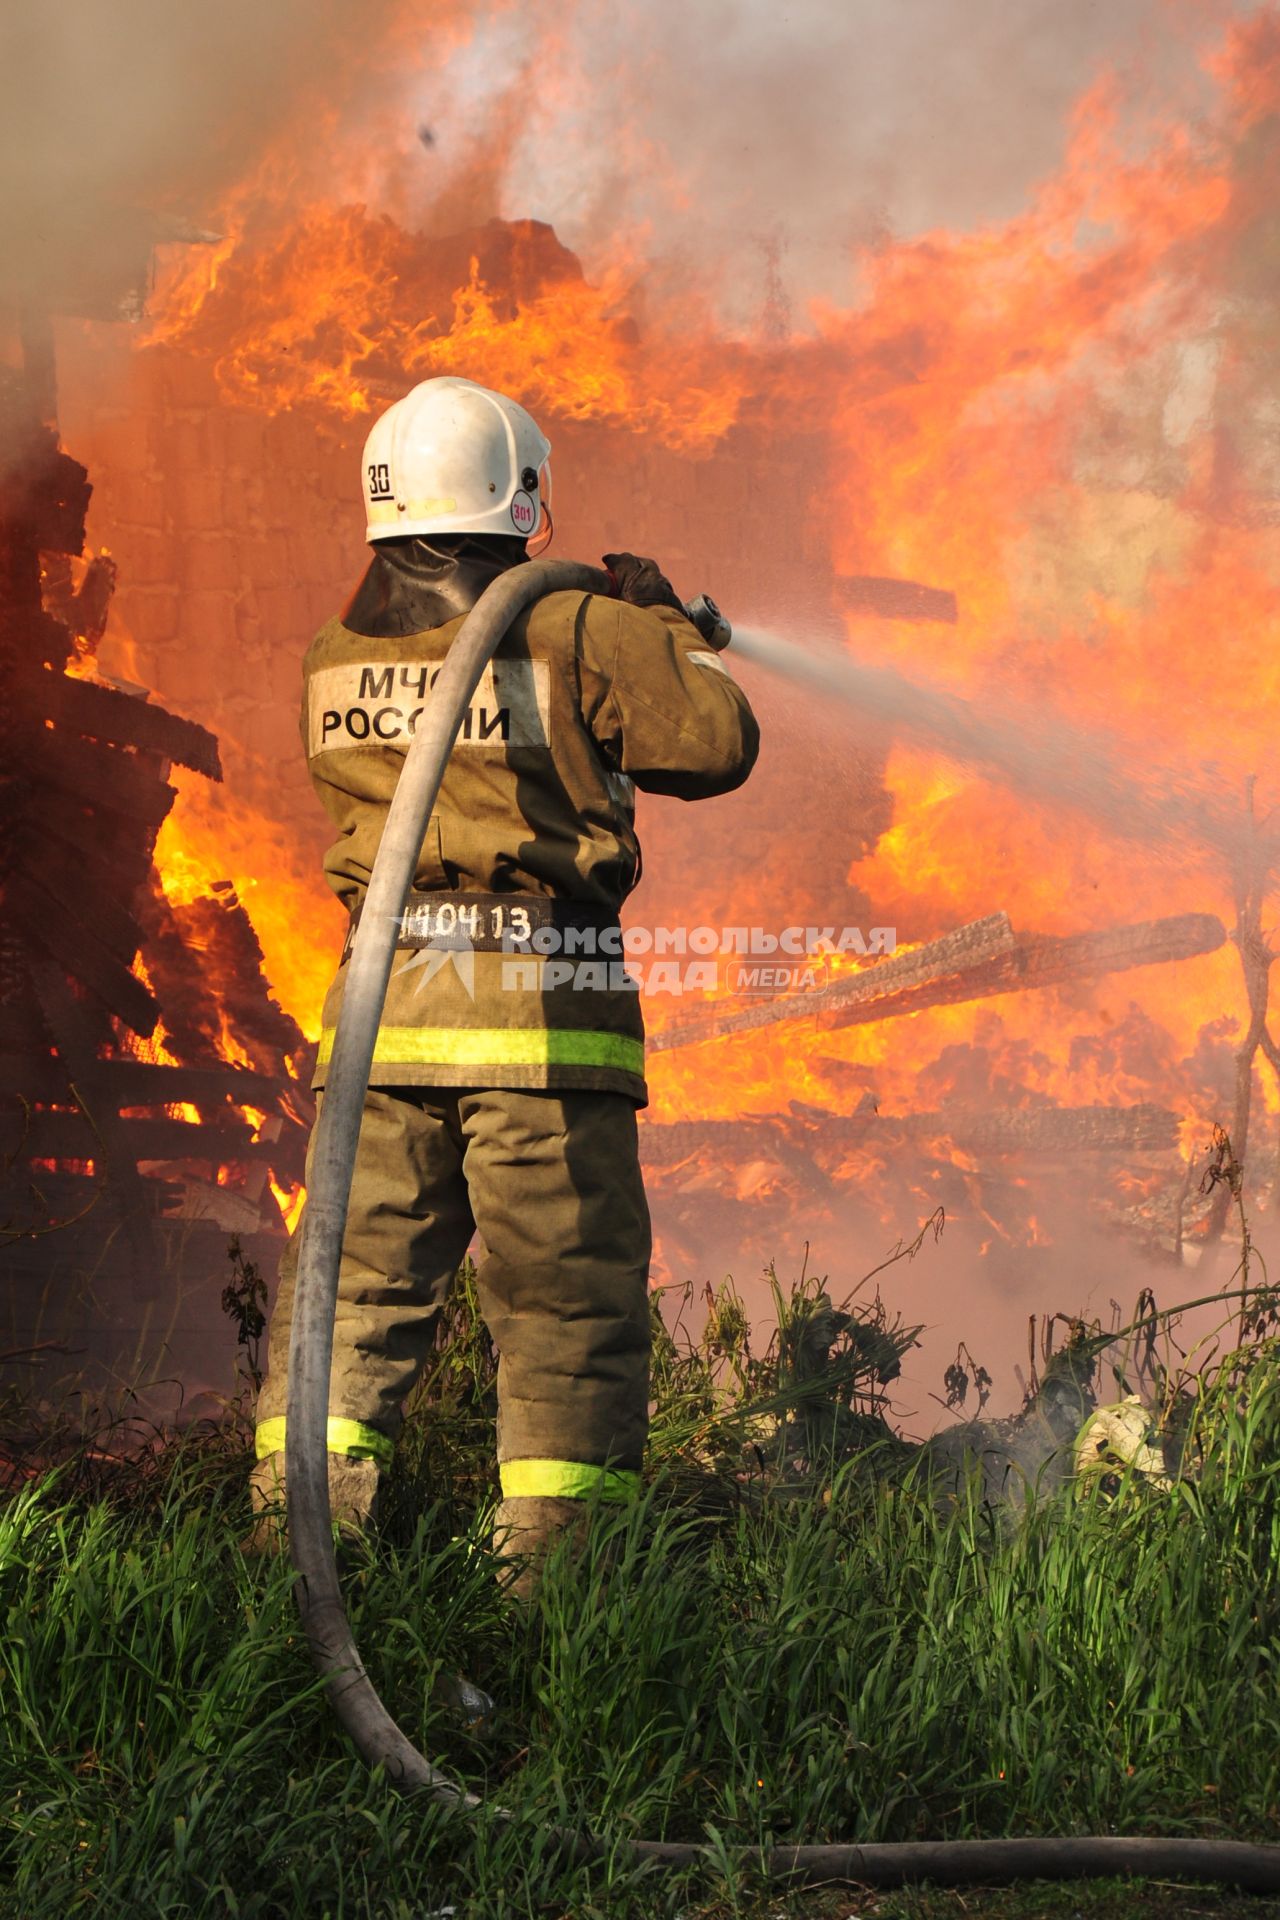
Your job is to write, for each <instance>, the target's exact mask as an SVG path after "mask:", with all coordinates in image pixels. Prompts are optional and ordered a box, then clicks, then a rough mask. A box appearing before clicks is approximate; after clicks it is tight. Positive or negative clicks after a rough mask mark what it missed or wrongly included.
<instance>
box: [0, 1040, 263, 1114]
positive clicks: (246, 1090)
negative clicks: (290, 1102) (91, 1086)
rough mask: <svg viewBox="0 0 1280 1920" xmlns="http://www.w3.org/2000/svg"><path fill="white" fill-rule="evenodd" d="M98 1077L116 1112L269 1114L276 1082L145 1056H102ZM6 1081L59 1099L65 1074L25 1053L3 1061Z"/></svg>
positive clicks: (32, 1096) (237, 1070) (32, 1094)
mask: <svg viewBox="0 0 1280 1920" xmlns="http://www.w3.org/2000/svg"><path fill="white" fill-rule="evenodd" d="M99 1067H100V1075H99V1077H100V1081H101V1085H102V1087H103V1090H104V1091H105V1092H108V1093H109V1094H110V1096H111V1099H112V1101H113V1102H114V1104H115V1106H116V1109H117V1111H118V1110H119V1109H120V1108H122V1107H178V1106H193V1107H201V1106H203V1107H217V1106H219V1105H221V1104H223V1103H229V1104H230V1105H232V1106H240V1107H244V1106H248V1107H264V1108H267V1109H268V1110H270V1111H272V1112H274V1111H275V1109H276V1107H277V1105H278V1103H279V1100H280V1095H281V1091H282V1089H281V1085H280V1082H279V1081H278V1080H276V1079H275V1078H274V1077H273V1076H272V1075H270V1074H266V1073H253V1072H251V1071H250V1069H249V1068H248V1067H234V1066H231V1065H229V1064H228V1065H227V1066H225V1067H175V1066H167V1065H164V1064H163V1063H156V1062H152V1061H150V1060H102V1061H100V1062H99ZM5 1071H6V1076H7V1080H8V1084H9V1085H10V1086H11V1087H13V1088H16V1089H17V1091H19V1092H20V1093H22V1094H24V1095H25V1096H26V1098H27V1099H28V1100H41V1101H46V1102H47V1101H56V1100H60V1099H61V1098H62V1097H63V1094H64V1092H65V1088H66V1079H65V1076H64V1075H63V1074H62V1073H61V1071H60V1069H59V1068H58V1066H57V1063H56V1062H55V1061H53V1060H51V1059H49V1057H48V1056H47V1055H44V1056H39V1055H36V1054H28V1055H27V1056H26V1058H25V1059H24V1060H23V1061H21V1062H20V1063H19V1062H15V1061H12V1060H10V1061H6V1063H5Z"/></svg>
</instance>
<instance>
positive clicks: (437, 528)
mask: <svg viewBox="0 0 1280 1920" xmlns="http://www.w3.org/2000/svg"><path fill="white" fill-rule="evenodd" d="M550 453H551V443H550V441H549V440H548V439H547V438H546V436H545V434H543V433H542V432H541V431H540V429H539V428H538V426H537V425H536V424H535V422H534V421H533V420H532V419H531V418H530V416H529V415H528V414H527V413H526V412H525V410H524V408H523V407H522V406H519V405H517V403H516V402H515V401H514V400H508V399H507V397H506V395H505V394H502V393H491V392H490V390H489V388H488V387H480V386H477V385H476V383H475V381H474V380H455V379H452V378H448V377H445V378H441V379H438V380H424V381H423V382H422V383H421V385H420V386H416V387H413V388H411V389H410V391H409V392H408V393H406V394H405V396H404V398H403V400H397V401H396V402H395V404H394V406H390V407H388V408H387V411H386V412H385V413H384V414H383V415H382V418H381V419H380V420H378V421H377V422H376V424H375V426H374V428H373V431H372V432H371V433H370V435H369V438H368V439H367V440H366V441H365V447H364V473H363V482H364V500H365V509H366V513H367V516H368V525H367V528H366V538H367V539H369V540H371V541H376V540H392V539H394V538H395V537H396V536H397V535H398V534H410V533H425V534H431V533H505V534H508V535H510V534H518V535H522V536H524V537H525V538H526V539H527V540H528V541H529V552H530V553H531V554H536V553H540V552H541V551H542V550H543V548H544V547H545V546H546V545H547V542H548V541H549V540H550V538H551V466H550V458H549V456H550Z"/></svg>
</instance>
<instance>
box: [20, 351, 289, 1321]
mask: <svg viewBox="0 0 1280 1920" xmlns="http://www.w3.org/2000/svg"><path fill="white" fill-rule="evenodd" d="M0 450H2V451H3V464H2V466H0V653H2V657H3V662H4V675H5V685H6V688H7V689H8V698H7V705H6V713H5V728H6V734H7V738H6V743H5V746H6V751H5V766H4V784H3V796H4V837H3V867H2V869H0V893H2V900H3V916H4V918H3V950H2V973H0V1073H2V1074H3V1107H2V1108H0V1125H2V1127H3V1134H2V1136H0V1138H2V1150H3V1163H2V1172H0V1244H2V1245H3V1250H4V1253H3V1259H4V1273H5V1308H6V1315H7V1317H8V1318H10V1320H11V1322H12V1330H13V1333H14V1335H15V1336H16V1344H18V1345H21V1344H22V1338H23V1335H24V1334H29V1333H30V1331H31V1329H32V1328H33V1327H34V1326H35V1325H36V1324H37V1322H39V1323H40V1324H41V1325H44V1326H48V1325H56V1324H58V1321H59V1309H60V1307H61V1306H63V1304H64V1303H63V1302H62V1301H61V1300H60V1299H59V1298H58V1295H59V1294H60V1293H61V1292H64V1291H66V1290H67V1289H69V1287H70V1282H71V1280H72V1277H73V1276H87V1277H90V1278H91V1279H92V1281H93V1283H94V1285H95V1287H97V1286H100V1287H101V1288H102V1289H103V1292H104V1294H105V1295H107V1296H108V1297H113V1298H115V1299H116V1300H117V1301H118V1300H119V1297H120V1296H121V1295H122V1294H123V1295H124V1296H125V1298H126V1299H132V1300H133V1301H135V1302H137V1301H148V1300H158V1299H165V1298H170V1297H172V1294H173V1291H174V1288H175V1282H176V1279H177V1277H178V1276H179V1274H181V1275H182V1276H183V1277H184V1278H185V1279H187V1280H192V1279H198V1278H200V1277H201V1276H202V1275H203V1276H205V1277H209V1276H211V1275H214V1274H219V1275H220V1274H221V1272H222V1269H224V1268H225V1260H226V1244H227V1236H228V1231H229V1230H230V1231H235V1232H238V1233H241V1234H243V1235H245V1236H247V1237H248V1238H249V1239H250V1241H251V1240H252V1237H253V1236H254V1235H258V1234H263V1233H268V1234H273V1235H278V1234H279V1232H280V1231H281V1206H280V1204H279V1203H278V1200H277V1197H276V1196H279V1200H280V1201H283V1202H284V1203H285V1204H288V1202H289V1200H290V1197H291V1193H292V1191H293V1190H295V1189H296V1188H297V1187H298V1185H299V1183H300V1181H301V1177H302V1159H303V1152H304V1148H305V1141H306V1129H307V1123H308V1120H309V1118H310V1112H311V1103H310V1099H309V1096H308V1095H307V1094H306V1093H305V1092H304V1091H303V1088H302V1086H301V1085H300V1084H299V1082H298V1080H297V1078H296V1076H295V1071H294V1069H295V1067H296V1066H298V1065H299V1064H300V1063H301V1062H302V1060H303V1059H304V1056H305V1054H306V1043H305V1039H304V1036H303V1034H302V1032H301V1030H300V1029H299V1027H298V1026H297V1024H296V1023H295V1022H294V1021H293V1020H292V1019H291V1018H290V1017H289V1015H288V1014H286V1013H284V1012H283V1011H282V1010H281V1008H280V1007H279V1005H278V1004H277V1003H276V1002H275V1001H274V1000H273V999H272V997H271V993H270V989H269V987H268V985H267V982H266V980H265V978H264V976H263V972H262V955H261V949H260V948H259V946H258V943H257V940H256V938H255V936H254V932H253V928H252V926H251V924H250V922H249V919H248V916H247V915H246V913H245V911H244V909H243V907H242V906H240V904H239V903H238V901H237V899H236V896H235V893H234V890H233V889H231V888H230V887H229V886H223V887H222V888H220V889H215V890H214V891H213V892H212V893H210V894H207V895H205V896H203V897H196V898H192V899H188V900H183V899H181V898H173V899H171V898H170V897H169V895H168V894H167V893H166V891H165V887H164V883H163V877H162V876H161V875H160V874H158V873H157V871H156V869H155V866H154V864H153V856H154V850H155V843H156V837H157V834H158V832H159V830H160V827H161V824H162V822H163V821H164V820H165V818H166V816H167V814H168V813H169V810H170V808H171V806H172V804H173V800H174V797H175V790H174V788H173V787H172V786H171V785H170V784H169V775H170V771H171V768H172V767H173V766H175V765H176V766H179V767H183V768H186V769H189V770H191V771H192V772H194V773H196V774H198V775H200V776H201V777H202V778H205V779H209V780H215V781H216V780H220V779H221V777H222V772H221V766H220V762H219V755H218V746H217V742H216V740H215V738H214V736H213V735H212V734H211V733H209V732H208V731H207V730H206V729H205V728H204V727H201V726H199V725H196V724H195V723H193V722H191V721H189V720H184V719H181V718H179V717H178V716H177V715H176V714H173V713H170V712H168V711H166V710H165V709H164V708H163V707H160V706H158V705H155V704H153V703H152V702H151V701H150V700H149V699H148V697H147V695H146V693H145V691H144V690H143V689H142V688H138V687H122V686H120V685H118V684H112V683H110V682H109V681H108V680H107V679H106V678H105V677H104V676H102V675H100V674H99V673H98V671H97V668H96V655H97V650H98V646H99V644H100V642H101V639H102V635H103V632H104V630H105V626H106V622H107V615H108V608H109V604H110V600H111V595H112V590H113V587H114V581H115V568H114V566H113V563H112V562H111V560H110V559H109V558H108V557H107V556H105V555H100V556H98V557H97V558H96V559H92V560H90V561H89V562H88V563H87V564H85V563H84V562H83V561H81V560H80V559H79V557H78V556H80V554H81V551H82V548H83V545H84V531H85V529H84V521H85V512H86V509H87V506H88V501H89V495H90V491H91V489H90V486H89V484H88V479H87V474H86V470H85V468H84V467H83V466H81V465H80V464H79V463H78V462H77V461H75V460H74V459H72V458H71V457H70V456H69V455H67V454H66V453H64V452H63V451H61V449H60V447H59V445H58V441H57V436H56V434H55V432H54V431H53V430H52V428H50V427H49V426H47V425H46V424H45V423H44V422H43V421H42V419H41V417H40V409H39V407H38V404H37V400H36V396H35V393H34V392H33V387H32V383H31V382H30V380H29V378H28V377H27V376H26V375H24V373H22V372H18V371H9V372H7V373H5V374H3V375H0ZM50 1281H52V1282H53V1287H52V1295H50V1293H49V1290H48V1283H49V1282H50ZM120 1317H121V1318H123V1319H126V1320H127V1317H128V1315H127V1311H126V1310H125V1309H124V1308H121V1311H120ZM4 1344H7V1342H6V1343H4Z"/></svg>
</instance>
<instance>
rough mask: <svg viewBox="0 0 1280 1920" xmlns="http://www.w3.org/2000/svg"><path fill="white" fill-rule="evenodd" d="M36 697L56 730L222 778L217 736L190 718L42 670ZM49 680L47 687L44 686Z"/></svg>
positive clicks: (210, 776)
mask: <svg viewBox="0 0 1280 1920" xmlns="http://www.w3.org/2000/svg"><path fill="white" fill-rule="evenodd" d="M40 679H41V682H42V684H41V686H40V688H39V694H38V697H39V699H40V701H41V703H42V705H43V711H44V712H45V713H46V714H47V715H48V717H49V718H50V719H51V720H53V721H55V722H56V723H57V725H58V726H59V727H66V728H69V729H71V730H72V731H74V732H76V733H81V734H88V735H89V736H90V737H92V738H93V739H95V740H109V741H112V742H113V743H115V744H117V745H121V746H131V747H141V748H145V749H147V750H148V751H150V752H153V753H158V754H160V755H162V756H163V757H164V758H165V759H168V760H174V761H176V762H177V764H178V765H179V766H180V767H190V768H191V769H192V770H193V771H194V772H195V773H202V774H204V775H205V777H206V779H209V780H221V778H222V761H221V759H220V757H219V754H218V742H217V739H216V737H215V736H214V735H213V734H212V733H210V732H209V730H208V728H207V727H201V726H198V725H197V724H196V722H195V721H194V720H183V719H181V718H179V716H178V715H177V714H175V713H170V712H169V711H168V709H167V708H165V707H159V706H153V705H152V703H151V702H150V701H149V700H142V699H138V698H137V697H135V696H134V695H132V694H128V693H121V692H120V691H119V690H118V689H117V688H115V687H103V686H99V685H97V684H96V683H95V682H94V681H92V680H76V679H72V678H70V677H68V676H67V675H66V674H54V673H49V672H47V671H46V672H44V673H43V674H42V675H41V676H40ZM44 682H47V683H48V684H47V685H45V684H43V683H44Z"/></svg>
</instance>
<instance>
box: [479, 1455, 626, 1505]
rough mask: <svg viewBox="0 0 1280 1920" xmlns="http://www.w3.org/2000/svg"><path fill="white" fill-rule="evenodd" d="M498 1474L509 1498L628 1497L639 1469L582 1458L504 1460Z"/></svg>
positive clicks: (593, 1498) (504, 1491)
mask: <svg viewBox="0 0 1280 1920" xmlns="http://www.w3.org/2000/svg"><path fill="white" fill-rule="evenodd" d="M498 1474H499V1478H500V1479H501V1481H502V1492H503V1496H504V1497H505V1498H506V1499H508V1500H536V1499H543V1500H545V1499H548V1498H550V1499H556V1500H630V1499H632V1498H633V1497H634V1495H636V1494H637V1493H639V1491H640V1475H639V1474H638V1473H630V1472H628V1471H626V1470H625V1469H622V1468H615V1467H588V1466H585V1465H584V1464H583V1462H582V1461H581V1460H504V1461H503V1462H502V1464H501V1466H500V1467H499V1468H498Z"/></svg>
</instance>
